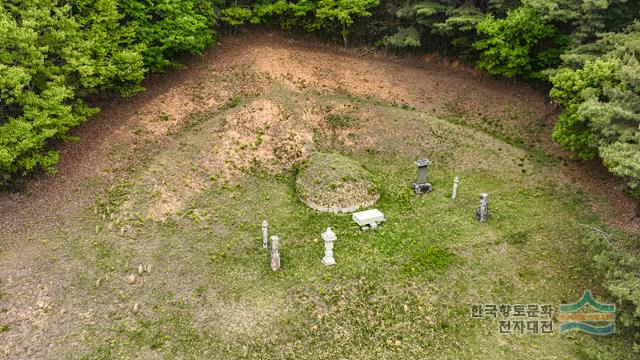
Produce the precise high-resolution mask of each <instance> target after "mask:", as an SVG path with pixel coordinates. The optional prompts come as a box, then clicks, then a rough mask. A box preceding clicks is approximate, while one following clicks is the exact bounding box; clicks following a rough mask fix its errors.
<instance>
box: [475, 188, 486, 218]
mask: <svg viewBox="0 0 640 360" xmlns="http://www.w3.org/2000/svg"><path fill="white" fill-rule="evenodd" d="M488 217H489V194H487V193H481V194H480V206H479V207H478V211H476V219H477V220H478V221H479V222H486V221H487V218H488Z"/></svg>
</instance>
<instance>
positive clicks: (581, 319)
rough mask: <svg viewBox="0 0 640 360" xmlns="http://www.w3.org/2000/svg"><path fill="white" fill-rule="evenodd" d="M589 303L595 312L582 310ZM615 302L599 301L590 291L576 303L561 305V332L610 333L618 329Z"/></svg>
mask: <svg viewBox="0 0 640 360" xmlns="http://www.w3.org/2000/svg"><path fill="white" fill-rule="evenodd" d="M587 305H589V307H590V308H591V309H593V310H595V312H584V311H582V310H583V309H584V308H585V307H586V306H587ZM615 312H616V306H615V304H601V303H599V302H597V301H596V300H595V299H594V298H593V296H591V292H590V291H588V290H587V291H585V292H584V294H582V298H580V300H578V302H576V303H574V304H561V305H560V333H561V334H562V333H565V332H568V331H583V332H586V333H588V334H593V335H608V334H611V333H613V332H614V331H616V324H615Z"/></svg>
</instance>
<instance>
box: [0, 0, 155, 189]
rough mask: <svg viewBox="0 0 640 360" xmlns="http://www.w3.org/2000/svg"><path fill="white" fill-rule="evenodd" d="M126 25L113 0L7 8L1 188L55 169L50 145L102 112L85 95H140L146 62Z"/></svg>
mask: <svg viewBox="0 0 640 360" xmlns="http://www.w3.org/2000/svg"><path fill="white" fill-rule="evenodd" d="M119 19H120V16H119V15H118V13H117V3H116V2H115V1H110V0H103V1H98V2H83V1H77V2H73V3H67V4H65V5H62V6H60V5H59V4H58V3H57V1H53V0H25V1H7V2H4V3H3V4H2V5H0V38H2V39H3V41H2V42H1V43H0V183H6V182H8V181H9V180H10V179H11V178H12V177H13V176H14V175H16V174H17V175H25V174H27V173H28V172H30V171H32V170H34V169H36V168H43V169H47V170H52V169H53V167H52V166H53V164H55V162H56V161H57V159H58V156H57V153H56V152H55V151H52V150H47V149H46V145H47V144H48V142H49V141H50V140H52V139H64V138H66V133H67V132H68V131H69V129H71V128H73V127H75V126H77V125H78V124H79V123H81V122H82V121H83V120H84V119H85V118H86V117H87V116H89V115H91V114H93V113H95V111H96V110H95V109H90V108H87V107H86V106H85V105H83V103H82V102H81V101H79V100H78V96H86V95H90V94H95V93H96V92H98V91H118V92H121V93H128V92H130V91H134V90H135V85H136V84H137V83H138V82H139V81H140V80H141V79H142V77H143V76H144V70H143V63H142V56H141V55H140V54H139V48H137V47H136V46H134V45H132V42H131V37H130V32H128V29H126V27H124V28H123V27H120V26H119V23H118V22H119Z"/></svg>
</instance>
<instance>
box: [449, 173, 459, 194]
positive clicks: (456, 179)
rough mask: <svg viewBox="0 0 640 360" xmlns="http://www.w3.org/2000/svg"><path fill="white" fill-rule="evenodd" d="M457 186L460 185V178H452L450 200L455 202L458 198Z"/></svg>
mask: <svg viewBox="0 0 640 360" xmlns="http://www.w3.org/2000/svg"><path fill="white" fill-rule="evenodd" d="M458 184H460V178H458V177H457V176H456V177H454V178H453V191H452V192H451V199H452V200H455V198H456V197H458Z"/></svg>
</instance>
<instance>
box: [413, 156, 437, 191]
mask: <svg viewBox="0 0 640 360" xmlns="http://www.w3.org/2000/svg"><path fill="white" fill-rule="evenodd" d="M415 164H416V165H417V166H418V177H417V179H416V182H414V183H413V184H412V185H411V189H413V192H414V193H416V195H420V194H424V193H426V192H429V191H431V190H433V186H431V184H429V183H428V182H427V169H428V168H429V165H431V161H429V160H426V159H425V160H418V161H416V162H415Z"/></svg>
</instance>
